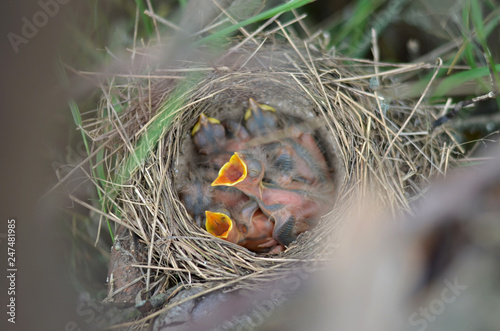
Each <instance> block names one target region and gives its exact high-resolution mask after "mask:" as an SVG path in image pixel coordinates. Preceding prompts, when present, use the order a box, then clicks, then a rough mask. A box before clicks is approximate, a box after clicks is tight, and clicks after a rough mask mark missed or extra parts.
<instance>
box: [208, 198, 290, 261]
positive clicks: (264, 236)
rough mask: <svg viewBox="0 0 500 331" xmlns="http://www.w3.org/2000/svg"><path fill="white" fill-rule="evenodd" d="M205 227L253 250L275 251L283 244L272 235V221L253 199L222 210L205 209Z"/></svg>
mask: <svg viewBox="0 0 500 331" xmlns="http://www.w3.org/2000/svg"><path fill="white" fill-rule="evenodd" d="M206 228H207V231H208V232H209V233H211V234H213V235H214V236H216V237H218V238H221V239H224V240H227V241H230V242H232V243H235V244H238V245H240V246H243V247H245V248H247V249H249V250H251V251H254V252H266V251H272V252H273V253H277V252H279V251H281V250H283V246H282V245H280V244H279V243H277V242H276V241H275V240H274V238H273V236H272V233H273V229H274V223H273V222H272V221H271V220H270V219H269V217H267V216H266V215H265V214H264V213H263V212H262V211H261V210H260V209H259V206H258V204H257V203H255V201H250V202H249V203H245V204H243V205H241V206H239V207H233V208H230V209H229V210H224V211H217V212H212V211H206Z"/></svg>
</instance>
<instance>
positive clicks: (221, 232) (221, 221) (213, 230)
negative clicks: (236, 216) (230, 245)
mask: <svg viewBox="0 0 500 331" xmlns="http://www.w3.org/2000/svg"><path fill="white" fill-rule="evenodd" d="M205 216H206V218H207V220H206V223H205V227H206V229H207V231H208V233H210V234H211V235H214V236H216V237H217V238H221V239H227V237H228V236H229V233H230V232H231V230H232V229H233V221H232V220H231V218H229V216H227V215H226V214H224V213H218V212H211V211H209V210H207V211H206V212H205Z"/></svg>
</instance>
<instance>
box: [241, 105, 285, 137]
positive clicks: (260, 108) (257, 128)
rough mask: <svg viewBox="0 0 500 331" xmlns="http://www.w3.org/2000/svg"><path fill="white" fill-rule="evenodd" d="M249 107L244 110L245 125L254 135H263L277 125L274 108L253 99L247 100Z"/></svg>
mask: <svg viewBox="0 0 500 331" xmlns="http://www.w3.org/2000/svg"><path fill="white" fill-rule="evenodd" d="M248 103H249V104H250V107H249V108H248V109H247V111H246V112H245V121H246V123H245V126H246V127H247V129H248V132H250V134H251V135H253V136H254V137H258V136H260V135H265V134H268V133H270V132H272V130H275V129H276V128H277V127H278V118H277V117H276V114H274V113H275V112H276V110H275V109H274V108H273V107H271V106H268V105H264V104H260V103H258V102H257V101H255V100H254V99H252V98H250V99H249V100H248Z"/></svg>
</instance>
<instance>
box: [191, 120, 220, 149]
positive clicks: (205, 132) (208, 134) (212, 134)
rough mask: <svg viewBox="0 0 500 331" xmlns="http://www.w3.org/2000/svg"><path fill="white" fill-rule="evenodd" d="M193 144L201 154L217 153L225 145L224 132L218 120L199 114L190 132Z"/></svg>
mask: <svg viewBox="0 0 500 331" xmlns="http://www.w3.org/2000/svg"><path fill="white" fill-rule="evenodd" d="M191 135H192V136H193V142H194V144H195V145H196V147H198V151H199V152H200V153H202V154H212V153H215V152H218V151H219V150H220V149H221V148H222V146H223V145H224V144H225V139H226V131H225V129H224V127H223V126H222V124H220V122H219V120H218V119H216V118H212V117H208V116H206V115H205V114H201V115H200V118H199V120H198V122H197V123H196V124H195V126H194V127H193V129H192V130H191Z"/></svg>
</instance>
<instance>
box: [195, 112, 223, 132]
mask: <svg viewBox="0 0 500 331" xmlns="http://www.w3.org/2000/svg"><path fill="white" fill-rule="evenodd" d="M209 122H210V123H213V124H219V123H220V121H219V120H218V119H216V118H213V117H208V116H207V115H205V114H201V115H200V118H199V119H198V122H196V124H195V125H194V127H193V130H191V135H192V136H194V135H195V133H196V132H198V131H200V128H201V126H202V125H203V126H206V125H208V123H209Z"/></svg>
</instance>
